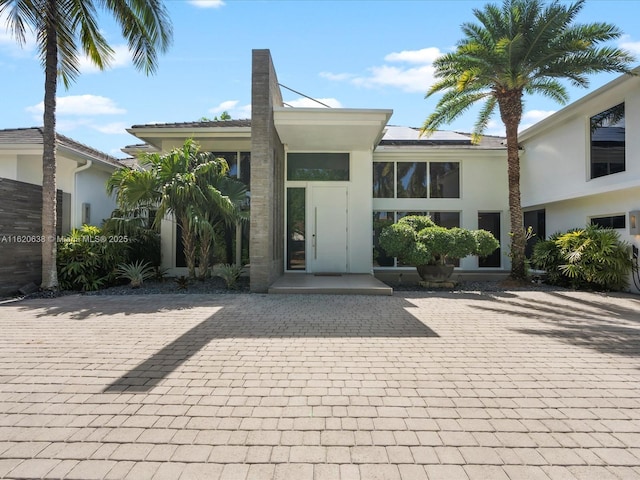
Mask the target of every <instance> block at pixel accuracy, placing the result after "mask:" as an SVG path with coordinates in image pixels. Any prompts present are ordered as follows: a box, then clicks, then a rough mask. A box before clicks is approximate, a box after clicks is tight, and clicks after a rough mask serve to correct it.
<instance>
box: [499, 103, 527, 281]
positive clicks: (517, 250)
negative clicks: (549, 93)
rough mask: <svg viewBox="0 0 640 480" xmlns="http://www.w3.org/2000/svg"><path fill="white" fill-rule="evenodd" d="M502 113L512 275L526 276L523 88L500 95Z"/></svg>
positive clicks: (518, 278)
mask: <svg viewBox="0 0 640 480" xmlns="http://www.w3.org/2000/svg"><path fill="white" fill-rule="evenodd" d="M499 106H500V116H501V117H502V121H503V122H504V125H505V127H506V131H507V171H508V185H509V215H510V217H511V254H510V255H511V278H513V279H516V280H521V279H524V278H526V275H527V272H526V268H525V255H524V251H525V235H524V226H523V219H522V205H521V203H520V155H519V152H518V127H519V125H520V119H521V118H522V91H520V90H513V91H509V92H506V95H504V96H502V97H500V98H499Z"/></svg>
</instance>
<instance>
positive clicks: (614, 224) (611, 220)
mask: <svg viewBox="0 0 640 480" xmlns="http://www.w3.org/2000/svg"><path fill="white" fill-rule="evenodd" d="M591 225H598V226H599V227H602V228H627V224H626V219H625V216H624V215H611V216H609V217H591Z"/></svg>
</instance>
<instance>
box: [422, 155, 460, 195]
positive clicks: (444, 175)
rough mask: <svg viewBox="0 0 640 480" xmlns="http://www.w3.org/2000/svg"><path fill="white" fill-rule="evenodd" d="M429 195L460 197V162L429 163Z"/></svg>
mask: <svg viewBox="0 0 640 480" xmlns="http://www.w3.org/2000/svg"><path fill="white" fill-rule="evenodd" d="M429 196H430V197H431V198H460V164H459V163H458V162H431V163H429Z"/></svg>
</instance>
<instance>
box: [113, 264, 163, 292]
mask: <svg viewBox="0 0 640 480" xmlns="http://www.w3.org/2000/svg"><path fill="white" fill-rule="evenodd" d="M116 275H118V278H124V279H126V280H129V285H131V288H140V287H141V286H142V284H143V283H144V281H145V280H147V279H149V278H152V277H153V276H154V271H153V267H152V266H151V265H149V264H148V263H143V262H142V261H137V262H133V263H124V264H121V265H119V266H118V268H117V269H116Z"/></svg>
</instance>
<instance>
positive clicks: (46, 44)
mask: <svg viewBox="0 0 640 480" xmlns="http://www.w3.org/2000/svg"><path fill="white" fill-rule="evenodd" d="M96 7H101V8H103V9H104V10H106V11H107V12H108V13H110V14H112V15H113V17H114V18H115V19H116V21H117V23H118V24H119V25H120V27H121V30H122V34H123V36H124V37H125V38H126V39H127V41H128V44H129V49H130V50H131V52H132V54H133V63H134V65H135V66H136V68H138V69H140V70H144V71H145V72H146V73H147V74H149V73H153V72H154V71H155V70H156V68H157V56H158V55H157V54H158V51H165V50H166V49H167V47H168V46H169V43H170V41H171V24H170V22H169V18H168V16H167V12H166V10H165V8H164V6H163V5H162V2H161V0H0V15H1V14H3V13H4V14H6V15H7V18H8V27H9V29H10V30H11V32H12V34H13V36H14V37H15V38H16V40H17V41H18V43H19V44H20V45H24V43H25V39H26V37H25V33H26V29H27V28H30V29H31V30H32V31H33V32H34V33H35V34H36V36H37V39H38V52H39V55H40V61H41V63H42V66H43V69H44V74H45V82H44V115H43V125H44V127H43V135H42V136H43V154H42V171H43V178H42V236H43V238H45V239H47V240H48V241H46V242H43V243H42V288H43V289H46V290H56V289H57V288H58V276H57V272H56V242H55V238H56V209H57V205H56V93H57V90H58V78H60V79H61V80H62V82H63V84H64V86H65V87H66V88H69V86H70V85H71V83H73V81H74V80H75V79H76V78H77V77H78V75H79V74H80V70H79V67H78V55H79V53H80V52H82V53H84V54H86V55H87V57H88V58H89V59H90V60H91V61H92V62H93V63H94V64H95V65H96V66H97V67H98V68H100V69H101V70H104V69H105V68H107V67H108V66H109V62H110V60H111V58H112V56H113V53H114V51H113V49H112V48H111V47H110V46H109V44H108V43H107V41H106V39H105V38H104V37H103V36H102V34H101V33H100V30H99V28H98V24H97V21H96V20H97V18H96V17H97V8H96Z"/></svg>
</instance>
